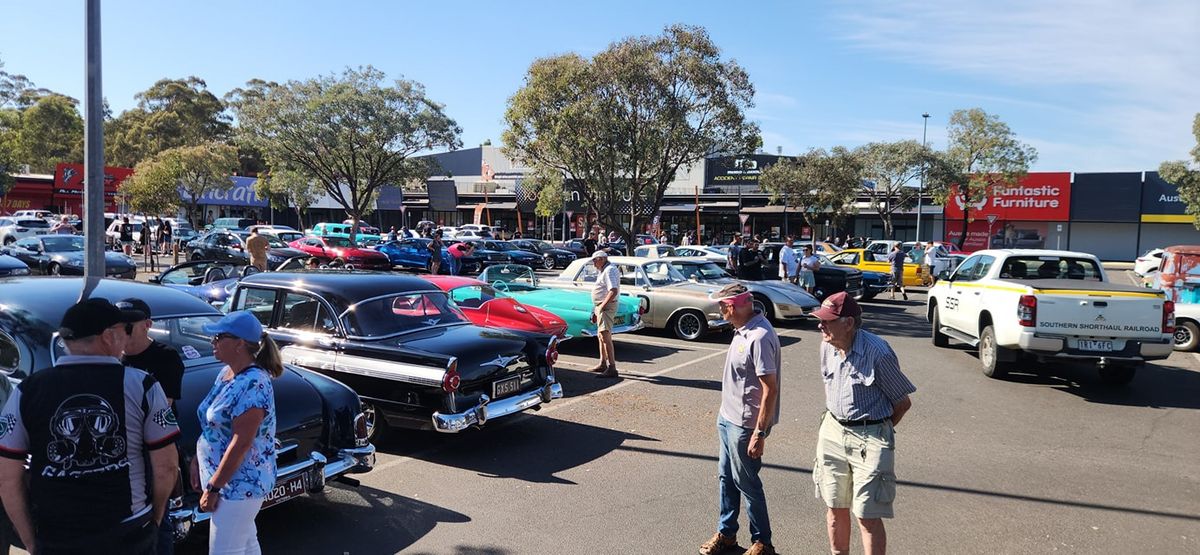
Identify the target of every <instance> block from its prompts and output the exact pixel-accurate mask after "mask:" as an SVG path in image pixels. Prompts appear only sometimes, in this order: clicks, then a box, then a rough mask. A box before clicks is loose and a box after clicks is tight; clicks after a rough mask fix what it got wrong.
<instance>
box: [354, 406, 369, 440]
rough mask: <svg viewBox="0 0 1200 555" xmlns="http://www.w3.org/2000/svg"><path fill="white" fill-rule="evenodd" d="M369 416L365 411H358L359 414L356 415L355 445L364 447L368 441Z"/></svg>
mask: <svg viewBox="0 0 1200 555" xmlns="http://www.w3.org/2000/svg"><path fill="white" fill-rule="evenodd" d="M367 418H369V416H368V415H367V413H365V412H360V413H358V416H356V417H354V446H355V447H363V446H365V445H366V444H367V443H368V442H367V435H368V434H369V433H370V431H369V428H368V426H367Z"/></svg>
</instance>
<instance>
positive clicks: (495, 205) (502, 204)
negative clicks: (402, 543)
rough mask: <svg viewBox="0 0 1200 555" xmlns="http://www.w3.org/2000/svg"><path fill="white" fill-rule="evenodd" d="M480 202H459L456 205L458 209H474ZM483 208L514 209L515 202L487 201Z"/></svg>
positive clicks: (515, 207) (515, 206)
mask: <svg viewBox="0 0 1200 555" xmlns="http://www.w3.org/2000/svg"><path fill="white" fill-rule="evenodd" d="M480 204H483V203H482V202H478V203H475V204H460V205H458V209H459V210H474V209H475V207H476V206H479V205H480ZM484 208H487V209H488V210H516V209H517V203H515V202H489V203H487V204H486V205H485V206H484Z"/></svg>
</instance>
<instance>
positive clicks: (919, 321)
mask: <svg viewBox="0 0 1200 555" xmlns="http://www.w3.org/2000/svg"><path fill="white" fill-rule="evenodd" d="M865 309H866V325H867V327H868V329H871V330H873V331H876V332H877V333H880V334H881V335H883V336H884V337H886V338H887V339H888V340H889V341H890V342H891V343H892V345H893V346H894V347H895V349H896V350H897V352H898V354H899V357H900V360H901V363H902V365H903V367H904V369H905V371H906V372H907V373H908V375H909V376H910V378H911V379H912V380H913V382H914V383H915V384H916V385H917V387H918V391H917V392H916V393H915V394H914V395H913V401H914V407H913V409H912V411H911V412H910V413H909V416H908V417H906V418H905V420H904V422H903V424H902V425H901V426H899V427H898V429H897V430H898V434H897V444H898V446H897V455H898V456H897V460H898V463H897V471H898V474H899V479H900V488H899V494H898V500H897V506H896V509H897V517H898V518H896V519H895V520H892V521H889V522H888V531H889V543H890V544H891V545H890V547H891V548H892V551H893V552H895V553H918V552H920V553H1045V552H1064V553H1134V552H1137V553H1183V552H1193V553H1194V552H1200V463H1198V462H1197V461H1200V442H1198V441H1196V438H1197V437H1198V436H1197V430H1200V357H1197V356H1196V355H1193V354H1190V353H1175V354H1174V355H1172V357H1171V358H1170V359H1168V360H1167V361H1164V363H1160V364H1153V365H1150V366H1148V367H1147V368H1146V371H1145V372H1143V373H1141V374H1139V375H1138V376H1137V377H1136V378H1135V380H1134V382H1133V383H1132V384H1131V385H1130V386H1129V387H1127V388H1122V389H1111V388H1108V387H1105V386H1103V385H1101V384H1100V383H1099V381H1098V380H1097V379H1096V377H1095V375H1094V372H1093V371H1092V370H1091V369H1089V368H1085V367H1067V366H1054V367H1048V368H1038V369H1034V368H1030V372H1029V373H1018V374H1016V375H1015V376H1013V377H1012V378H1010V379H1008V380H1006V381H997V380H992V379H989V378H986V377H985V376H983V375H982V373H981V372H980V371H979V363H978V360H977V359H976V358H975V357H974V353H972V352H970V351H969V350H967V349H965V348H962V347H958V348H952V349H934V348H933V347H932V345H931V344H930V341H929V338H928V325H927V324H926V323H925V321H924V318H923V312H922V311H923V309H924V295H921V294H918V295H916V296H914V297H913V300H912V301H909V302H900V301H881V302H873V303H869V304H867V305H865ZM779 331H780V334H781V342H782V343H783V353H784V357H783V358H784V369H783V377H782V381H783V395H782V419H781V422H780V425H779V426H778V427H777V428H776V429H775V431H774V432H773V433H772V435H771V437H770V438H769V440H768V443H767V451H766V456H765V463H766V466H765V469H764V474H763V477H764V481H765V483H766V492H767V496H768V501H769V504H770V512H771V517H772V524H773V527H774V534H775V544H776V547H777V548H778V549H779V550H780V552H783V553H822V552H827V547H826V540H825V535H824V508H823V505H822V504H821V502H820V501H818V500H816V499H814V498H813V487H812V481H811V468H812V459H813V451H814V446H815V439H816V428H817V422H818V418H819V417H820V415H821V412H822V411H823V403H824V401H823V392H822V388H821V382H820V379H819V377H818V373H817V366H816V348H817V345H818V342H819V341H820V337H819V335H818V334H817V333H816V330H815V328H814V327H813V326H812V325H811V324H790V325H784V326H780V328H779ZM727 341H728V335H712V336H710V337H708V338H706V339H705V340H704V341H701V342H696V343H685V342H681V341H678V340H676V339H673V338H671V337H668V336H666V335H664V334H661V333H653V332H649V333H647V332H640V333H637V334H625V335H620V336H618V340H617V352H618V359H619V360H620V369H621V371H622V373H623V374H624V376H623V378H622V379H620V380H616V381H612V380H599V379H596V378H594V377H593V376H592V375H590V374H588V373H586V372H585V371H583V369H584V368H586V367H587V366H590V365H591V364H592V363H593V361H594V359H595V356H596V346H595V343H594V342H591V341H588V340H586V339H577V340H573V341H570V342H568V343H566V344H564V346H563V348H562V357H561V359H560V364H559V377H560V379H561V381H562V382H563V384H564V389H565V390H566V392H567V396H568V398H566V399H562V400H558V401H555V402H554V403H553V404H551V405H549V406H548V407H546V408H544V409H542V410H541V411H538V412H531V413H527V414H522V415H519V416H516V417H510V418H507V419H505V420H501V421H495V422H491V423H489V424H488V425H487V426H486V427H485V428H483V429H481V430H471V431H468V432H467V433H463V434H461V435H453V436H451V435H435V434H429V433H408V432H396V433H391V434H390V435H389V436H388V437H386V438H384V440H383V441H382V442H380V444H379V445H378V448H379V461H378V466H377V467H376V469H375V470H374V471H373V472H371V473H368V474H365V475H361V476H360V477H359V478H361V481H362V483H361V486H359V487H358V488H351V487H347V486H343V485H340V484H339V485H333V486H331V487H329V488H328V489H327V491H326V493H325V494H323V495H321V496H320V497H314V498H301V499H297V500H295V501H291V502H289V503H286V504H284V505H280V506H278V507H275V508H273V509H271V510H268V511H265V512H264V513H262V514H260V516H259V518H258V526H259V538H260V540H261V542H262V546H263V548H264V551H265V552H269V553H334V554H341V553H353V554H359V553H364V554H366V553H397V552H405V553H418V554H426V553H428V554H443V553H445V554H455V555H482V554H489V555H501V554H510V553H512V554H516V553H584V552H602V553H631V554H633V553H694V552H695V548H696V547H697V546H698V545H699V544H700V543H701V542H703V541H704V540H706V539H707V538H708V537H709V536H711V535H712V533H713V531H714V526H715V521H716V468H715V467H716V455H717V444H716V438H715V420H716V409H717V407H718V403H719V390H720V371H721V365H722V362H723V360H724V347H725V344H726V343H727ZM1034 370H1036V371H1034ZM744 518H745V517H744V516H743V532H742V535H741V536H740V538H739V539H740V540H742V545H746V544H747V543H748V541H747V540H748V536H747V533H746V531H745V530H746V529H745V524H744V522H745V520H744ZM854 538H855V539H854V545H855V547H854V548H855V550H856V552H861V547H860V546H859V545H858V540H857V532H856V533H855V535H854ZM181 552H183V553H200V552H203V545H202V544H197V543H193V544H190V545H187V546H184V548H183V549H182V550H181Z"/></svg>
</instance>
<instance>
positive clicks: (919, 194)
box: [916, 112, 929, 243]
mask: <svg viewBox="0 0 1200 555" xmlns="http://www.w3.org/2000/svg"><path fill="white" fill-rule="evenodd" d="M921 118H922V119H923V120H924V122H925V123H924V125H923V126H922V129H921V149H922V150H924V149H925V137H926V134H927V133H928V131H929V112H925V113H923V114H921ZM922 154H924V153H922ZM924 196H925V162H924V161H922V162H921V186H920V187H919V188H918V189H917V238H916V242H918V243H920V242H921V201H922V199H923V197H924Z"/></svg>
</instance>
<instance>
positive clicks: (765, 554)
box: [742, 542, 775, 555]
mask: <svg viewBox="0 0 1200 555" xmlns="http://www.w3.org/2000/svg"><path fill="white" fill-rule="evenodd" d="M742 555H775V548H774V547H773V546H770V545H767V544H765V543H763V542H754V545H752V546H750V549H747V550H746V552H745V553H744V554H742Z"/></svg>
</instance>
